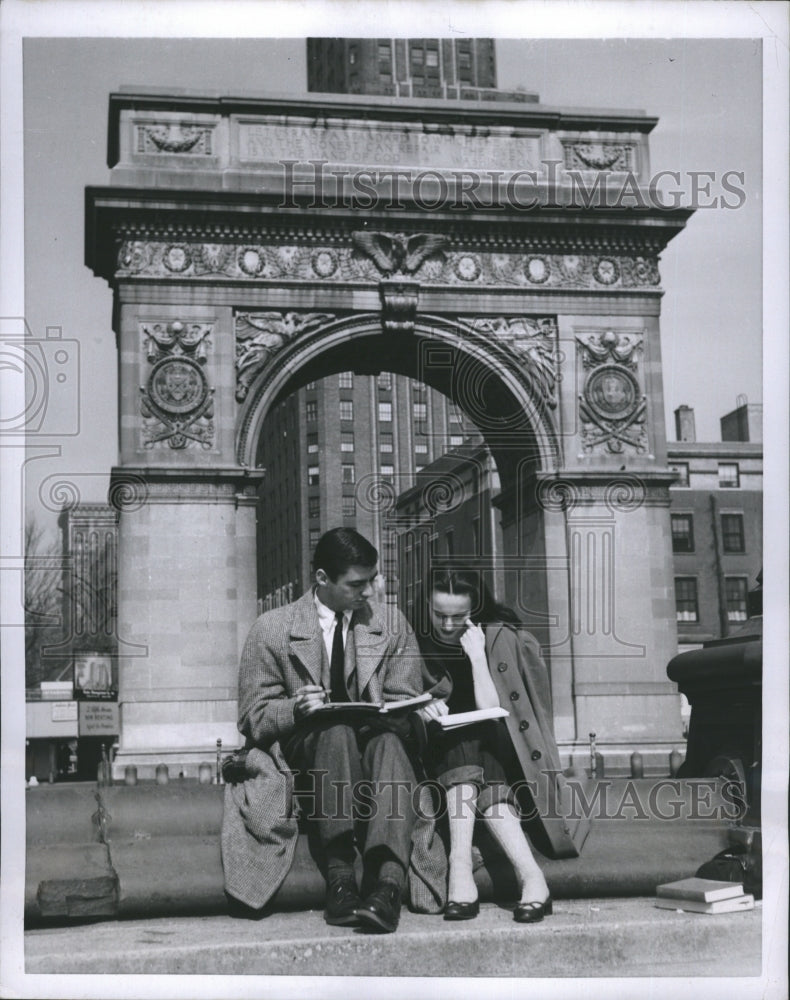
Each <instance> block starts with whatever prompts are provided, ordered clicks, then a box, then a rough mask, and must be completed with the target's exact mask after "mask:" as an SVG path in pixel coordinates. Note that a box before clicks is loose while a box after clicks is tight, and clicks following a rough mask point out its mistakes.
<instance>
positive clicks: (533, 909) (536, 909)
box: [513, 896, 554, 924]
mask: <svg viewBox="0 0 790 1000" xmlns="http://www.w3.org/2000/svg"><path fill="white" fill-rule="evenodd" d="M553 911H554V907H553V906H552V902H551V896H547V897H546V899H545V900H544V901H543V902H542V903H531V902H530V903H517V904H516V908H515V910H513V919H514V920H515V921H516V923H517V924H537V923H540V921H541V920H542V919H543V918H544V917H550V916H551V914H552V912H553Z"/></svg>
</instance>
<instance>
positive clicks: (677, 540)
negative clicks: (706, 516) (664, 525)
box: [672, 514, 694, 552]
mask: <svg viewBox="0 0 790 1000" xmlns="http://www.w3.org/2000/svg"><path fill="white" fill-rule="evenodd" d="M672 551H673V552H693V551H694V518H693V516H692V515H691V514H673V515H672Z"/></svg>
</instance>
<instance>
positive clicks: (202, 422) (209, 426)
mask: <svg viewBox="0 0 790 1000" xmlns="http://www.w3.org/2000/svg"><path fill="white" fill-rule="evenodd" d="M211 331H212V326H211V324H208V323H182V322H180V321H179V320H175V321H174V322H171V323H143V324H141V333H142V335H143V338H144V342H143V349H144V351H145V354H146V358H147V360H148V363H149V364H150V365H151V366H152V367H151V371H150V373H149V375H148V379H147V381H146V384H145V385H144V386H140V393H141V401H140V413H141V415H142V418H143V444H144V445H145V447H146V448H154V447H155V446H156V445H160V444H161V445H167V446H168V447H169V448H174V449H181V448H186V447H188V446H189V445H200V446H201V447H202V448H206V449H208V448H211V445H212V443H213V439H214V424H213V416H214V389H213V388H212V387H210V386H209V384H208V379H207V377H206V372H205V365H206V360H207V356H208V348H209V347H210V346H211V342H210V340H209V339H208V338H209V335H210V333H211Z"/></svg>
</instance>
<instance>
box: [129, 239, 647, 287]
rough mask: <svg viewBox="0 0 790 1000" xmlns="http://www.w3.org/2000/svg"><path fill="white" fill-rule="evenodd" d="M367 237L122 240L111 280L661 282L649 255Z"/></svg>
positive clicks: (640, 284)
mask: <svg viewBox="0 0 790 1000" xmlns="http://www.w3.org/2000/svg"><path fill="white" fill-rule="evenodd" d="M372 235H374V234H366V236H368V237H370V236H372ZM375 235H377V236H378V237H381V238H383V237H385V236H386V237H387V240H388V241H389V245H388V246H385V245H384V243H385V242H386V241H383V240H382V239H379V240H378V241H371V240H367V241H363V242H366V243H367V245H361V244H360V243H359V241H357V244H356V245H332V244H327V245H323V246H322V245H320V244H318V245H312V246H311V245H300V244H280V243H257V242H256V243H253V242H249V243H245V244H233V243H216V242H214V243H188V242H172V243H169V242H165V241H145V240H124V241H123V242H122V243H121V246H120V249H119V252H118V258H117V262H118V269H117V271H116V277H117V278H119V279H120V278H124V277H138V276H139V277H146V278H149V277H153V278H163V279H168V278H173V277H178V278H186V279H189V278H195V279H197V278H200V279H206V278H211V277H223V278H233V279H236V280H239V281H255V280H259V281H283V280H285V281H309V282H316V281H322V282H372V283H378V281H379V279H380V278H381V276H382V274H395V273H398V272H399V271H406V272H407V273H408V274H409V275H410V277H413V278H414V279H416V280H417V281H419V282H420V284H421V285H457V286H486V287H490V286H504V287H512V286H516V287H520V288H533V289H536V290H537V289H569V290H573V289H578V290H588V291H598V292H601V291H607V290H612V291H619V290H621V289H624V288H628V289H633V288H644V289H657V288H658V287H659V285H660V280H661V279H660V276H659V272H658V257H657V255H655V254H648V253H646V254H644V255H642V254H623V253H590V252H584V253H581V252H580V253H557V252H543V251H540V250H535V251H534V252H533V251H529V250H527V251H526V252H518V251H508V252H498V251H492V250H477V249H469V250H459V249H452V250H451V249H447V248H446V246H444V244H443V243H442V244H439V243H438V242H436V243H435V245H433V246H431V245H429V244H427V243H426V244H424V245H422V246H419V247H418V245H417V243H414V245H412V243H413V241H415V240H416V238H417V237H418V236H420V235H421V234H416V236H415V235H411V236H407V235H405V234H394V233H389V234H375ZM410 241H412V242H410Z"/></svg>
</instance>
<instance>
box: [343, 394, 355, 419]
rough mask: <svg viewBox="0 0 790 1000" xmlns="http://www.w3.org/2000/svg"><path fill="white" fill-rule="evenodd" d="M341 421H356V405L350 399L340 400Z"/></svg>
mask: <svg viewBox="0 0 790 1000" xmlns="http://www.w3.org/2000/svg"><path fill="white" fill-rule="evenodd" d="M340 419H341V420H353V419H354V404H353V402H352V401H351V400H350V399H341V400H340Z"/></svg>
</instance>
